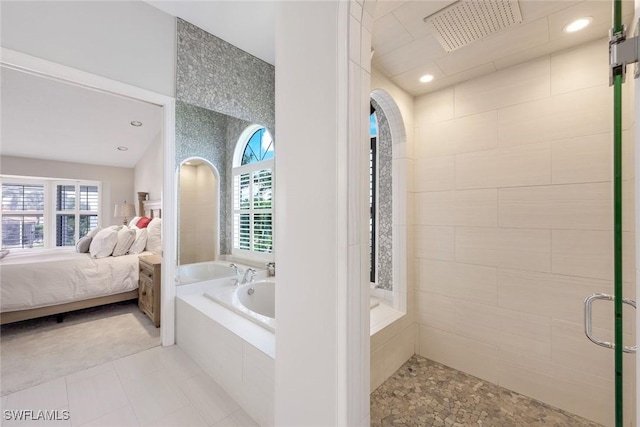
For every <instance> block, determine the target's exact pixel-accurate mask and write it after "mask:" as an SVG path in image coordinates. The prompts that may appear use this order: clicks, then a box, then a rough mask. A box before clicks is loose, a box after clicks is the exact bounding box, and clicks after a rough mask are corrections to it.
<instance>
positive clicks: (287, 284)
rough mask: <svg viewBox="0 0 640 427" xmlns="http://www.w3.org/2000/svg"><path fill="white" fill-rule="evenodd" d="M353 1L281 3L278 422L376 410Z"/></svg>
mask: <svg viewBox="0 0 640 427" xmlns="http://www.w3.org/2000/svg"><path fill="white" fill-rule="evenodd" d="M350 6H352V5H350V3H349V2H346V1H318V2H279V3H278V5H277V7H276V147H277V156H276V157H277V160H276V182H277V187H276V188H277V191H276V205H275V206H276V213H275V215H276V236H275V239H276V245H277V248H278V250H277V253H276V264H277V277H278V279H277V280H278V282H277V283H278V285H277V292H276V313H277V322H278V327H277V332H276V361H275V425H277V426H295V427H300V426H358V425H368V421H369V418H368V414H369V357H370V356H369V320H368V319H369V310H368V298H367V296H368V294H367V288H366V287H365V286H366V284H365V283H364V280H363V277H364V276H363V275H362V271H363V270H366V268H364V267H366V265H365V263H366V262H367V258H366V256H364V257H363V254H365V255H366V254H367V253H368V251H367V250H365V249H366V248H365V247H364V246H363V243H364V242H366V227H364V221H365V219H366V210H365V209H363V205H364V202H365V201H366V197H365V195H364V194H363V193H362V191H361V189H363V188H365V187H363V183H364V182H365V175H364V173H365V169H363V168H362V167H361V164H363V162H364V161H365V160H366V159H368V157H366V156H365V151H363V148H365V147H366V140H365V139H364V137H363V135H362V134H361V132H360V130H361V129H363V128H366V126H365V123H366V118H365V113H364V111H365V105H364V104H365V102H364V101H365V99H368V92H367V96H366V97H365V96H363V95H362V94H363V92H362V90H361V87H360V86H361V85H362V84H364V83H365V82H366V84H367V85H368V81H369V77H368V73H366V76H364V75H363V74H365V72H364V71H363V70H362V68H361V67H360V59H361V57H360V55H357V60H356V58H355V56H356V55H353V49H354V48H356V43H357V52H360V42H361V37H360V32H361V28H360V18H361V16H362V6H361V5H356V6H358V7H355V8H354V9H356V10H359V13H360V17H358V19H357V20H354V19H353V18H352V17H351V16H350V10H349V9H350ZM356 39H357V40H356ZM365 40H366V43H367V44H368V45H370V37H369V38H365ZM349 43H351V48H352V49H350V45H349ZM366 49H367V54H366V55H363V57H365V58H366V59H367V61H368V60H369V54H368V49H369V48H368V47H367V48H366ZM350 52H351V53H352V54H351V55H350ZM367 90H368V88H367ZM363 232H364V235H365V238H362V235H363Z"/></svg>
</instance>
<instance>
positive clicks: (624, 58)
mask: <svg viewBox="0 0 640 427" xmlns="http://www.w3.org/2000/svg"><path fill="white" fill-rule="evenodd" d="M639 27H640V20H638V23H637V24H636V29H635V31H634V34H633V37H631V38H629V39H627V35H626V34H627V32H626V28H625V26H624V25H623V26H622V32H621V33H616V34H613V30H611V31H610V32H609V37H610V39H609V86H613V80H614V77H615V76H619V75H621V76H622V82H623V83H624V81H625V79H626V74H627V65H629V64H635V69H634V73H633V78H635V79H637V78H638V76H640V68H639V67H638V61H639V60H640V42H639V41H638V28H639Z"/></svg>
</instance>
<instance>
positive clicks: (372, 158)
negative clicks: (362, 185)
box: [369, 105, 378, 283]
mask: <svg viewBox="0 0 640 427" xmlns="http://www.w3.org/2000/svg"><path fill="white" fill-rule="evenodd" d="M369 128H370V130H369V134H370V137H371V147H370V150H369V281H370V282H371V283H376V276H377V274H376V273H377V271H378V269H377V256H376V252H377V251H376V248H377V243H376V236H377V229H376V214H377V212H378V208H377V198H378V195H377V177H378V159H377V155H378V119H377V117H376V110H375V109H374V108H373V105H371V115H370V116H369Z"/></svg>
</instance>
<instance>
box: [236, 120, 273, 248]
mask: <svg viewBox="0 0 640 427" xmlns="http://www.w3.org/2000/svg"><path fill="white" fill-rule="evenodd" d="M273 158H274V143H273V138H272V137H271V134H270V133H269V131H268V130H267V129H266V128H264V127H261V126H256V125H253V126H249V127H248V128H247V129H245V131H244V132H243V133H242V135H241V136H240V139H239V140H238V144H237V145H236V150H235V153H234V162H233V166H234V167H233V250H232V252H233V253H234V254H235V255H239V256H245V257H251V258H264V259H272V258H273V191H274V185H273V184H274V182H273Z"/></svg>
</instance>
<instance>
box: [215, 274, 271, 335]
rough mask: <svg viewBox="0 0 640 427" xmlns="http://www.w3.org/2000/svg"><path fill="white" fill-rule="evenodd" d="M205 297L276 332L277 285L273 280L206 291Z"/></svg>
mask: <svg viewBox="0 0 640 427" xmlns="http://www.w3.org/2000/svg"><path fill="white" fill-rule="evenodd" d="M204 295H205V296H206V297H207V298H209V299H211V300H213V301H215V302H216V303H218V304H220V305H222V306H224V307H226V308H228V309H230V310H232V311H234V312H236V313H237V314H239V315H241V316H242V317H244V318H246V319H249V320H251V321H252V322H254V323H257V324H258V325H260V326H262V327H263V328H265V329H266V330H268V331H270V332H275V331H276V318H275V317H276V315H275V297H276V284H275V282H274V281H273V280H260V281H257V282H251V283H247V284H244V285H240V286H237V287H233V288H229V287H224V288H219V289H214V290H210V291H206V292H205V293H204Z"/></svg>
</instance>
